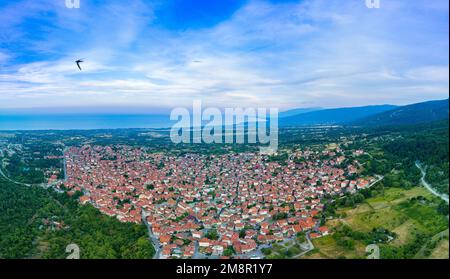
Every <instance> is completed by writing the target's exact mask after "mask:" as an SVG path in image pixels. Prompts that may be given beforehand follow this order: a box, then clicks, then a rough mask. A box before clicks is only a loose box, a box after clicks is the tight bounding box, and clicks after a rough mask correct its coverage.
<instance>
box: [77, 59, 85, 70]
mask: <svg viewBox="0 0 450 279" xmlns="http://www.w3.org/2000/svg"><path fill="white" fill-rule="evenodd" d="M83 62H84V61H83V60H81V59H78V60H77V61H75V63H77V66H78V69H80V71H81V66H80V63H83Z"/></svg>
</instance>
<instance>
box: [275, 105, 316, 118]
mask: <svg viewBox="0 0 450 279" xmlns="http://www.w3.org/2000/svg"><path fill="white" fill-rule="evenodd" d="M317 110H323V108H321V107H312V108H297V109H291V110H287V111H283V112H280V118H284V117H290V116H294V115H299V114H303V113H308V112H312V111H317Z"/></svg>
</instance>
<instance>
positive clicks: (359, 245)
mask: <svg viewBox="0 0 450 279" xmlns="http://www.w3.org/2000/svg"><path fill="white" fill-rule="evenodd" d="M416 197H424V198H425V199H421V200H420V201H417V200H414V201H411V200H410V199H411V198H416ZM438 202H439V200H437V198H435V197H433V196H432V195H431V194H430V193H429V192H428V191H427V190H426V189H424V188H422V187H414V188H412V189H409V190H405V189H400V188H388V189H385V191H384V193H383V194H380V195H378V196H376V197H373V198H370V199H367V200H366V201H365V202H364V203H362V204H359V205H358V206H356V207H355V208H343V209H339V211H338V213H339V214H340V215H341V216H343V217H342V218H339V219H334V220H329V221H327V224H326V225H328V226H329V227H330V228H337V227H338V226H342V224H344V225H347V226H349V227H350V228H351V229H352V230H353V231H357V232H363V233H369V232H371V231H372V230H373V229H374V228H380V227H382V228H384V229H387V230H389V231H391V232H394V233H395V234H396V236H395V237H394V239H393V240H392V241H390V242H389V243H388V244H386V245H389V246H393V247H400V248H401V247H403V246H404V245H408V244H410V243H411V242H413V241H415V236H416V234H417V233H421V234H425V235H429V236H430V237H429V239H430V241H431V240H432V239H434V237H433V235H438V234H442V232H443V231H445V230H446V229H447V238H445V237H444V238H442V235H441V237H440V238H439V239H434V241H436V242H435V243H433V244H434V245H435V247H434V245H433V246H432V247H434V248H433V250H432V251H431V255H416V257H418V258H442V257H444V258H445V257H446V258H448V252H449V246H448V245H449V243H448V219H447V218H446V217H445V216H443V215H440V214H439V213H437V211H436V206H437V203H438ZM349 241H350V242H352V243H353V248H352V249H348V247H343V246H342V245H339V244H338V243H337V241H336V240H335V238H333V237H332V236H331V235H330V236H326V237H322V238H319V239H315V240H313V244H314V246H315V248H316V249H315V250H313V251H311V252H310V253H309V254H308V255H305V256H304V257H303V258H333V259H334V258H365V257H366V252H365V247H366V244H365V243H363V242H362V241H360V240H354V239H349ZM426 245H428V244H426ZM346 248H347V249H346Z"/></svg>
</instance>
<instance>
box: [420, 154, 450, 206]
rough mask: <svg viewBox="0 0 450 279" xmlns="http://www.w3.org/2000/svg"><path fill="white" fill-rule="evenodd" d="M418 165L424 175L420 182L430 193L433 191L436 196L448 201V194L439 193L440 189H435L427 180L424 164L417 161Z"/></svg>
mask: <svg viewBox="0 0 450 279" xmlns="http://www.w3.org/2000/svg"><path fill="white" fill-rule="evenodd" d="M416 167H417V168H418V169H419V170H420V172H421V173H422V177H421V178H420V183H421V184H422V185H423V186H424V187H425V188H426V189H427V190H428V191H430V193H432V194H433V195H435V196H436V197H439V198H441V199H443V200H444V201H445V202H446V203H448V195H446V194H442V193H439V192H438V191H436V189H434V188H433V187H432V186H431V185H430V184H429V183H428V182H427V181H426V180H425V176H426V175H427V173H426V170H425V169H424V168H423V167H422V165H421V164H420V162H419V161H416Z"/></svg>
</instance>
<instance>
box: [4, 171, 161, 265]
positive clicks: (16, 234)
mask: <svg viewBox="0 0 450 279" xmlns="http://www.w3.org/2000/svg"><path fill="white" fill-rule="evenodd" d="M72 243H73V244H76V245H78V247H79V248H80V258H82V259H84V258H86V259H96V258H107V259H133V258H137V259H149V258H152V257H153V255H154V253H155V250H154V248H153V246H152V244H151V243H150V241H149V239H148V233H147V229H146V227H145V226H144V225H143V224H131V223H121V222H119V221H118V220H117V219H116V218H114V217H109V216H106V215H104V214H101V213H100V212H99V211H98V210H97V209H95V208H94V207H92V206H90V205H86V206H82V205H79V204H78V202H77V195H75V196H72V197H70V196H68V195H67V194H65V193H62V194H60V193H56V192H55V191H53V190H51V189H43V188H39V187H34V186H33V187H26V186H20V185H14V184H11V183H9V182H7V181H5V180H4V179H2V178H0V258H7V259H15V258H52V259H55V258H56V259H58V258H66V257H67V256H68V253H66V247H67V245H69V244H72Z"/></svg>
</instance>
